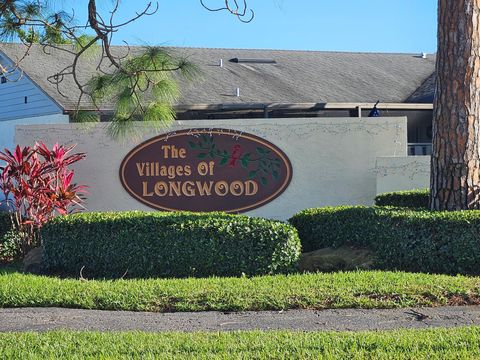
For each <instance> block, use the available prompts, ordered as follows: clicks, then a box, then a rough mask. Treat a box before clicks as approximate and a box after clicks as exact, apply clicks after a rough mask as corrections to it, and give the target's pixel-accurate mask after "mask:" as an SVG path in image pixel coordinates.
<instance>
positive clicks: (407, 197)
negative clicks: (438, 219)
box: [375, 189, 430, 209]
mask: <svg viewBox="0 0 480 360" xmlns="http://www.w3.org/2000/svg"><path fill="white" fill-rule="evenodd" d="M429 195H430V190H428V189H423V190H408V191H395V192H389V193H384V194H380V195H377V196H376V197H375V205H377V206H393V207H403V208H413V209H420V208H421V209H428V198H429Z"/></svg>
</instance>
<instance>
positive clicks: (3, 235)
mask: <svg viewBox="0 0 480 360" xmlns="http://www.w3.org/2000/svg"><path fill="white" fill-rule="evenodd" d="M17 240H18V236H17V234H16V233H14V232H13V230H12V220H11V219H10V214H9V213H8V212H6V211H0V263H4V262H9V261H11V260H12V259H14V258H17V257H18V255H19V253H18V252H19V249H18V244H17Z"/></svg>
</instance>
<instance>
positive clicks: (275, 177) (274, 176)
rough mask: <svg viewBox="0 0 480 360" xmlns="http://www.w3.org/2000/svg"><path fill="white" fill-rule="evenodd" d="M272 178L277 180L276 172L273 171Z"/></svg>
mask: <svg viewBox="0 0 480 360" xmlns="http://www.w3.org/2000/svg"><path fill="white" fill-rule="evenodd" d="M272 176H273V178H274V179H275V180H278V171H277V170H273V171H272Z"/></svg>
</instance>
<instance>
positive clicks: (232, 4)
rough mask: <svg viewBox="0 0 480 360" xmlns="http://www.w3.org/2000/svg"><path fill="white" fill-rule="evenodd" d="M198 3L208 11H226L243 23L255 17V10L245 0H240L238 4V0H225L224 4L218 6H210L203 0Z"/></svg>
mask: <svg viewBox="0 0 480 360" xmlns="http://www.w3.org/2000/svg"><path fill="white" fill-rule="evenodd" d="M200 4H201V5H202V6H203V7H204V8H205V9H207V10H208V11H212V12H216V11H227V12H229V13H230V14H232V15H234V16H236V17H237V18H238V20H240V21H241V22H243V23H249V22H251V21H252V20H253V18H254V17H255V12H254V11H253V10H252V9H249V8H248V4H247V0H242V5H239V3H238V0H225V1H224V6H222V7H218V8H212V7H209V6H207V5H205V2H204V0H200ZM247 14H248V16H247Z"/></svg>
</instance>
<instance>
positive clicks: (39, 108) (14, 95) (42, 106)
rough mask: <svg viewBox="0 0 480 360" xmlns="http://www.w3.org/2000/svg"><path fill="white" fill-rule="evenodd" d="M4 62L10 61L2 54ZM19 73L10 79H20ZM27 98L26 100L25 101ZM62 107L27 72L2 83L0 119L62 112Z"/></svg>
mask: <svg viewBox="0 0 480 360" xmlns="http://www.w3.org/2000/svg"><path fill="white" fill-rule="evenodd" d="M0 62H2V64H5V63H7V64H8V63H9V61H8V60H6V59H5V58H2V57H1V56H0ZM18 78H19V76H18V75H17V74H14V75H10V76H9V79H11V80H15V79H18ZM25 100H26V101H25ZM62 112H63V111H62V109H61V108H60V107H59V106H58V105H57V104H56V103H55V102H54V101H53V100H52V99H51V98H50V97H49V96H48V95H46V94H45V93H44V92H43V91H42V90H41V89H40V88H39V87H38V86H37V85H36V84H35V83H34V82H33V81H32V80H30V79H29V78H28V76H27V75H26V74H23V76H22V77H21V78H20V79H19V80H16V81H7V82H6V83H3V84H1V83H0V121H5V120H12V119H20V118H29V117H35V116H43V115H50V114H62Z"/></svg>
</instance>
